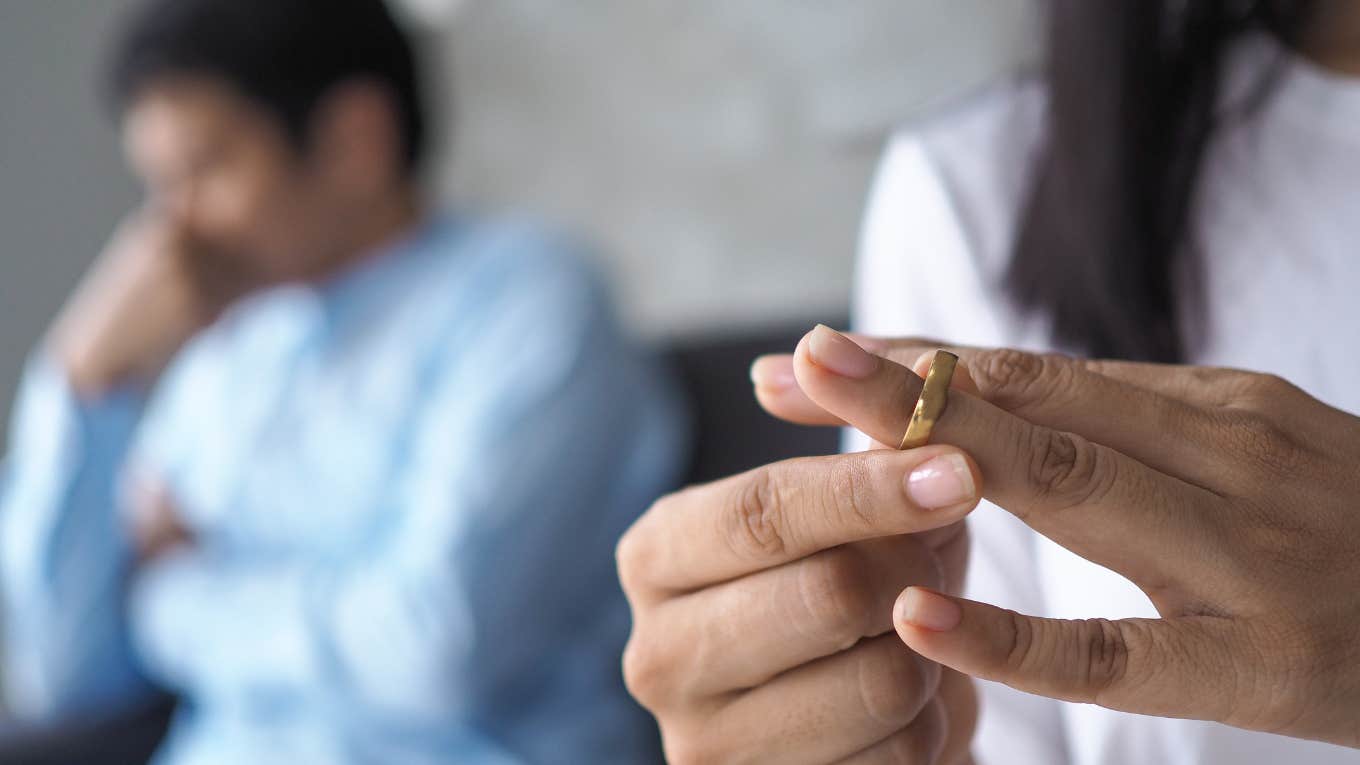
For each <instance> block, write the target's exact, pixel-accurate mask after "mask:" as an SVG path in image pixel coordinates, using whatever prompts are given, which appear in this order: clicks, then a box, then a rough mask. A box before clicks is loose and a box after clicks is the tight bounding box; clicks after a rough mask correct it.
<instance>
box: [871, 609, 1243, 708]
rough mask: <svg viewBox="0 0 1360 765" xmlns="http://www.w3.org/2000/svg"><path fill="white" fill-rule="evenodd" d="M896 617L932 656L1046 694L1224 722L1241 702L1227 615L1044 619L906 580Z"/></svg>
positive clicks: (901, 630) (913, 643) (912, 641)
mask: <svg viewBox="0 0 1360 765" xmlns="http://www.w3.org/2000/svg"><path fill="white" fill-rule="evenodd" d="M893 623H894V626H895V627H896V628H897V634H898V636H899V637H901V639H902V641H903V642H904V643H906V644H907V646H908V647H910V648H911V649H912V650H914V651H916V652H917V653H919V654H920V655H921V656H924V657H925V658H927V659H930V660H932V661H936V662H939V663H940V664H943V665H944V666H946V667H950V668H951V669H954V670H956V671H959V672H962V673H964V674H967V675H972V676H973V677H978V678H981V679H984V680H994V681H996V682H999V683H1003V684H1005V685H1008V686H1010V687H1012V688H1015V689H1016V690H1020V691H1025V692H1027V693H1034V694H1038V695H1040V696H1048V697H1050V698H1055V699H1061V700H1064V701H1075V702H1083V703H1088V704H1098V705H1100V706H1103V707H1107V708H1109V709H1115V710H1119V711H1123V712H1135V713H1138V714H1146V715H1156V716H1159V717H1182V718H1195V719H1201V720H1218V721H1223V720H1226V719H1227V718H1228V717H1229V716H1231V714H1232V708H1233V702H1234V701H1235V700H1236V701H1238V702H1240V701H1241V700H1242V699H1240V698H1237V699H1234V696H1236V693H1235V692H1236V691H1239V690H1241V689H1238V688H1236V687H1235V683H1234V680H1235V678H1234V674H1233V667H1232V666H1231V665H1230V663H1229V661H1228V657H1230V656H1231V655H1233V653H1234V652H1233V651H1232V650H1231V648H1230V646H1231V645H1232V644H1233V642H1234V628H1233V622H1232V621H1230V620H1229V619H1226V618H1220V617H1209V616H1192V617H1177V618H1171V619H1120V620H1114V621H1112V620H1109V619H1042V618H1038V617H1034V616H1025V615H1023V614H1018V613H1016V612H1014V611H1008V610H1005V609H1001V608H997V607H995V606H990V605H987V604H985V603H978V602H976V601H972V600H965V599H963V598H953V597H949V596H946V595H942V594H940V593H938V592H936V591H934V590H929V589H926V588H924V587H909V588H907V589H906V590H905V591H903V592H902V594H901V595H900V596H898V599H897V604H896V606H895V608H894V612H893Z"/></svg>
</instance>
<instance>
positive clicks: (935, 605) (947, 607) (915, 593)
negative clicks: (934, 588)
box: [896, 587, 963, 632]
mask: <svg viewBox="0 0 1360 765" xmlns="http://www.w3.org/2000/svg"><path fill="white" fill-rule="evenodd" d="M896 616H897V621H899V622H902V623H905V624H910V625H911V626H913V627H920V628H921V629H924V630H930V631H931V632H948V631H950V630H952V629H954V628H955V627H957V626H959V622H961V621H963V609H961V608H959V604H958V603H955V602H954V601H952V600H950V599H949V598H946V597H945V596H943V595H940V594H939V593H935V592H931V591H930V590H927V589H925V588H923V587H908V588H907V591H906V592H904V593H902V597H900V598H898V599H897V615H896Z"/></svg>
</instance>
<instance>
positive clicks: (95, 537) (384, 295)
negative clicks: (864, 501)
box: [0, 0, 684, 765]
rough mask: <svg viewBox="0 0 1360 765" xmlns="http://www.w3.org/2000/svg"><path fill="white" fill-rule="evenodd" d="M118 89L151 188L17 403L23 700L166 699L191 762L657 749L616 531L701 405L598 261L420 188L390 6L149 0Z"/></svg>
mask: <svg viewBox="0 0 1360 765" xmlns="http://www.w3.org/2000/svg"><path fill="white" fill-rule="evenodd" d="M109 95H110V100H111V103H112V106H113V108H114V110H115V111H116V113H117V115H118V117H119V118H120V120H121V127H122V137H123V140H124V144H125V150H126V154H127V157H128V159H129V162H130V164H131V166H132V167H133V169H134V170H135V172H136V173H137V175H139V176H140V177H141V179H142V180H143V181H144V183H145V186H146V202H145V204H144V205H143V207H142V208H141V209H139V210H137V211H135V212H133V213H132V214H130V215H129V216H128V218H127V219H126V220H125V221H124V222H123V223H122V225H121V226H119V228H118V231H117V233H116V234H115V235H114V236H113V238H112V240H111V242H110V244H109V245H108V247H107V249H106V250H105V252H104V253H103V254H102V255H101V256H100V257H99V259H98V260H97V262H96V265H95V266H94V268H93V269H92V271H91V273H90V275H89V276H88V277H87V279H86V280H85V282H84V284H83V285H82V286H81V287H80V288H79V290H78V291H77V293H76V294H75V296H74V297H73V298H72V300H71V301H70V302H69V304H68V305H67V307H66V308H65V309H64V310H63V312H62V314H61V316H60V317H59V318H58V320H57V321H56V322H55V324H54V327H53V329H52V330H51V332H50V333H49V336H48V337H47V338H46V340H45V341H44V342H43V343H42V345H41V346H40V347H39V348H38V349H37V351H36V352H35V353H34V355H33V357H32V359H31V362H30V365H29V367H28V369H27V372H26V377H25V380H24V382H23V385H22V388H21V392H20V395H19V398H18V403H17V405H16V414H15V424H14V429H13V434H12V440H11V442H10V447H11V450H12V451H11V454H10V456H9V459H8V462H7V464H6V466H5V472H4V474H3V476H2V477H3V482H0V574H2V575H3V582H2V584H3V595H4V614H3V621H4V628H5V641H4V648H5V660H4V674H5V680H6V690H7V698H8V701H9V705H10V708H11V710H12V712H13V713H14V714H16V715H18V716H19V717H20V718H22V719H24V720H27V721H36V722H45V723H52V722H60V721H62V720H68V719H73V718H79V717H81V716H83V715H91V714H99V713H101V712H103V711H104V710H108V709H111V708H116V707H119V706H121V705H129V704H134V703H136V702H137V701H138V700H139V699H143V698H146V697H147V696H148V694H150V693H151V690H152V689H153V688H154V687H161V688H165V689H169V690H170V691H172V692H173V693H174V694H176V695H178V696H179V697H180V698H181V699H182V702H181V704H180V706H179V711H178V713H177V715H176V719H175V721H174V723H173V725H172V729H171V732H170V734H169V736H168V738H167V740H166V741H165V743H164V745H163V747H162V748H161V750H160V752H159V754H158V755H157V761H158V762H163V763H168V764H169V763H173V764H174V765H183V764H187V763H267V762H287V763H298V762H326V763H338V762H355V763H357V762H382V763H402V762H422V763H433V762H460V763H511V762H573V763H576V762H631V761H644V760H646V759H647V758H648V756H649V755H652V754H654V752H655V728H654V726H653V725H652V724H651V722H650V720H648V719H647V718H646V716H645V714H644V713H642V711H641V710H640V709H638V708H637V707H636V706H635V705H634V704H633V702H632V701H631V700H630V699H629V698H628V697H627V694H626V693H625V691H624V688H623V684H622V679H621V677H620V672H619V668H618V662H617V656H618V653H619V651H620V650H621V649H622V645H623V642H624V638H625V637H626V632H627V611H626V607H625V604H624V602H623V599H622V596H621V595H620V594H619V593H618V586H617V582H616V581H615V579H614V576H613V567H612V555H611V551H612V548H613V544H614V541H615V539H616V538H617V536H618V534H619V533H620V532H621V531H622V529H623V528H624V527H625V526H626V525H627V523H628V522H629V521H631V520H632V518H633V517H634V516H636V514H637V513H638V512H640V511H641V509H642V508H643V507H645V505H646V503H647V502H648V501H649V499H650V498H651V497H652V496H655V495H656V494H658V493H660V492H661V491H662V490H664V489H665V488H666V485H667V483H668V482H669V481H670V480H672V478H673V476H674V475H675V471H676V469H677V468H678V464H677V463H678V460H679V458H680V455H681V453H682V443H683V440H684V438H683V433H682V432H681V431H682V428H681V426H680V424H679V423H680V422H681V420H680V418H679V411H678V408H677V406H676V404H675V402H674V401H673V399H672V397H671V395H670V392H669V391H670V389H669V388H668V386H667V383H666V381H665V379H664V378H662V377H661V376H659V375H658V373H657V370H656V369H654V368H653V366H652V365H651V364H650V362H649V361H648V360H647V359H646V358H645V357H643V356H641V355H639V354H637V353H635V352H634V350H633V349H632V348H631V347H630V346H629V344H628V342H627V341H626V340H625V338H624V337H623V335H622V334H621V331H620V328H619V326H618V325H617V323H616V320H615V317H614V315H613V314H612V313H611V310H610V308H609V304H608V299H607V295H606V293H605V290H604V289H603V287H602V285H601V283H600V281H599V280H598V279H597V278H596V277H595V275H594V274H593V273H592V272H591V270H590V269H589V268H587V266H586V265H585V262H584V260H583V258H582V255H581V253H580V250H579V248H578V247H576V246H575V245H573V244H572V243H571V242H570V241H567V240H564V239H563V238H562V237H560V236H556V235H553V234H551V233H549V232H547V231H544V230H542V229H540V228H537V227H535V226H533V225H530V224H527V223H524V222H516V221H512V220H491V219H479V218H476V217H472V216H469V215H457V214H439V213H436V212H433V211H431V210H430V209H429V206H428V203H427V201H426V199H425V197H424V194H423V192H422V188H421V184H420V182H419V177H418V174H419V170H420V167H421V160H422V159H423V158H424V155H425V143H426V140H425V139H426V122H425V110H424V105H423V103H422V99H421V94H420V83H419V81H418V77H417V71H416V65H415V62H414V57H413V52H412V49H411V44H410V42H409V40H408V39H407V37H406V36H405V35H404V34H403V32H402V31H401V30H400V29H399V27H398V25H397V24H396V23H395V21H394V19H393V18H392V16H391V15H390V14H389V11H388V10H387V9H386V8H385V7H384V5H383V4H382V3H381V2H380V0H348V1H347V2H343V3H331V2H324V1H323V0H152V1H151V2H149V3H147V4H145V5H144V6H143V7H141V8H140V9H139V10H138V11H137V12H136V13H135V14H134V15H133V16H131V18H130V20H129V22H128V24H127V26H126V28H125V29H124V31H123V33H122V35H121V37H120V38H119V40H118V43H117V45H116V46H115V49H114V55H113V57H112V62H111V67H110V77H109Z"/></svg>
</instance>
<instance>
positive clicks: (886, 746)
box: [838, 699, 949, 765]
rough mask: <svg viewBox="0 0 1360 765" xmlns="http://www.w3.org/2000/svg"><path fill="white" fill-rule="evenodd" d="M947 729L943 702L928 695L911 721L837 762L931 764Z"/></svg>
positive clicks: (852, 764) (854, 764)
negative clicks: (926, 701) (882, 738)
mask: <svg viewBox="0 0 1360 765" xmlns="http://www.w3.org/2000/svg"><path fill="white" fill-rule="evenodd" d="M948 730H949V717H948V715H947V714H946V713H945V708H944V704H943V703H941V702H940V700H939V699H932V700H931V702H930V703H929V704H926V706H925V708H924V709H922V710H921V713H920V714H919V715H917V716H916V719H915V720H912V721H911V725H908V726H907V727H905V728H903V729H902V730H900V731H898V732H896V733H894V734H892V735H891V736H889V737H887V738H886V739H884V740H882V741H880V742H878V743H877V744H874V745H873V746H871V747H869V748H868V749H865V750H863V751H861V752H857V753H855V754H852V755H850V756H849V757H846V758H845V759H843V760H841V761H840V762H839V763H838V765H933V763H936V762H940V761H941V760H940V756H941V754H942V753H943V750H944V745H945V736H946V734H947V733H948Z"/></svg>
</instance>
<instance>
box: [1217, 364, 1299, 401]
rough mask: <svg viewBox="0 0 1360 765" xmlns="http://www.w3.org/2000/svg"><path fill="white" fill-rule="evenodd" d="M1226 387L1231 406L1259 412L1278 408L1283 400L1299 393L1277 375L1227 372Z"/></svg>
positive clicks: (1294, 387)
mask: <svg viewBox="0 0 1360 765" xmlns="http://www.w3.org/2000/svg"><path fill="white" fill-rule="evenodd" d="M1223 374H1224V378H1223V379H1224V385H1225V387H1226V388H1227V389H1228V392H1229V401H1230V404H1229V405H1230V406H1233V407H1235V408H1238V409H1247V410H1251V411H1258V410H1262V409H1266V408H1268V407H1271V406H1277V405H1278V404H1279V403H1280V401H1281V400H1282V399H1288V398H1290V397H1292V396H1294V395H1295V394H1296V393H1298V391H1299V389H1298V387H1297V386H1295V385H1294V384H1293V383H1291V382H1289V381H1288V380H1286V379H1284V378H1283V377H1280V376H1279V375H1276V374H1262V373H1257V372H1244V371H1242V370H1225V371H1224V372H1223Z"/></svg>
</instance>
